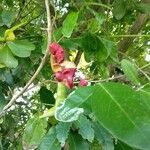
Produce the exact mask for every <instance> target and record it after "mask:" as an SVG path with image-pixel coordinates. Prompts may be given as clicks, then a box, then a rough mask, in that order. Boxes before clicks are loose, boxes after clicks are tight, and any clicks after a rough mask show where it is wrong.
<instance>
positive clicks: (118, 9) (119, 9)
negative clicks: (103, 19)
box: [113, 0, 126, 20]
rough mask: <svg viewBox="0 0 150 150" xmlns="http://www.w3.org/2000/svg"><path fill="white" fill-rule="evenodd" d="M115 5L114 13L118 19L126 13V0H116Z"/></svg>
mask: <svg viewBox="0 0 150 150" xmlns="http://www.w3.org/2000/svg"><path fill="white" fill-rule="evenodd" d="M113 6H114V7H113V14H114V16H115V18H116V19H117V20H120V19H121V18H123V17H124V15H125V13H126V3H125V1H124V0H115V1H114V3H113Z"/></svg>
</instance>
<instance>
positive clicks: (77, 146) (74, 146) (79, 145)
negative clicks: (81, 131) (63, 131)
mask: <svg viewBox="0 0 150 150" xmlns="http://www.w3.org/2000/svg"><path fill="white" fill-rule="evenodd" d="M69 147H70V148H71V150H89V149H90V148H89V144H88V143H87V142H86V141H85V140H84V139H82V137H81V136H80V135H78V134H76V133H73V134H70V135H69Z"/></svg>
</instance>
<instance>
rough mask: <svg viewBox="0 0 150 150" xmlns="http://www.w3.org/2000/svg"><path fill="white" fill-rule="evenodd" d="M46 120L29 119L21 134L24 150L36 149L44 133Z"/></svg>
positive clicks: (36, 117)
mask: <svg viewBox="0 0 150 150" xmlns="http://www.w3.org/2000/svg"><path fill="white" fill-rule="evenodd" d="M46 127H47V121H46V119H45V118H44V119H39V116H34V117H33V118H31V119H30V120H29V121H28V122H27V125H26V127H25V130H24V134H23V145H24V148H26V149H30V148H37V147H38V145H39V144H40V142H41V141H42V138H43V136H44V134H45V132H46V130H45V129H46Z"/></svg>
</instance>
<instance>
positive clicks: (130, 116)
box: [92, 83, 150, 150]
mask: <svg viewBox="0 0 150 150" xmlns="http://www.w3.org/2000/svg"><path fill="white" fill-rule="evenodd" d="M145 98H146V97H145ZM145 98H144V99H143V96H142V94H141V93H139V92H136V91H134V90H133V89H131V88H130V87H128V86H126V85H121V84H116V83H106V84H100V85H99V88H97V91H95V94H93V96H92V99H94V100H95V101H92V107H93V112H94V114H95V115H96V117H97V118H98V120H99V122H100V123H102V125H103V126H104V127H105V128H106V129H108V130H109V131H110V132H111V133H112V135H114V136H115V137H117V138H118V139H120V140H122V141H124V142H125V143H127V144H129V145H131V146H133V147H135V148H139V149H142V150H148V149H149V148H150V143H149V140H148V139H150V107H149V106H147V103H149V104H150V101H148V100H147V99H145ZM147 98H148V97H147ZM146 102H147V103H146Z"/></svg>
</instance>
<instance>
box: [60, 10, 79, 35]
mask: <svg viewBox="0 0 150 150" xmlns="http://www.w3.org/2000/svg"><path fill="white" fill-rule="evenodd" d="M77 19H78V12H70V13H69V14H68V15H67V17H66V19H65V20H64V22H63V27H62V34H63V35H64V36H65V37H67V38H69V37H70V36H71V34H72V32H73V29H74V28H75V26H76V23H77Z"/></svg>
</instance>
